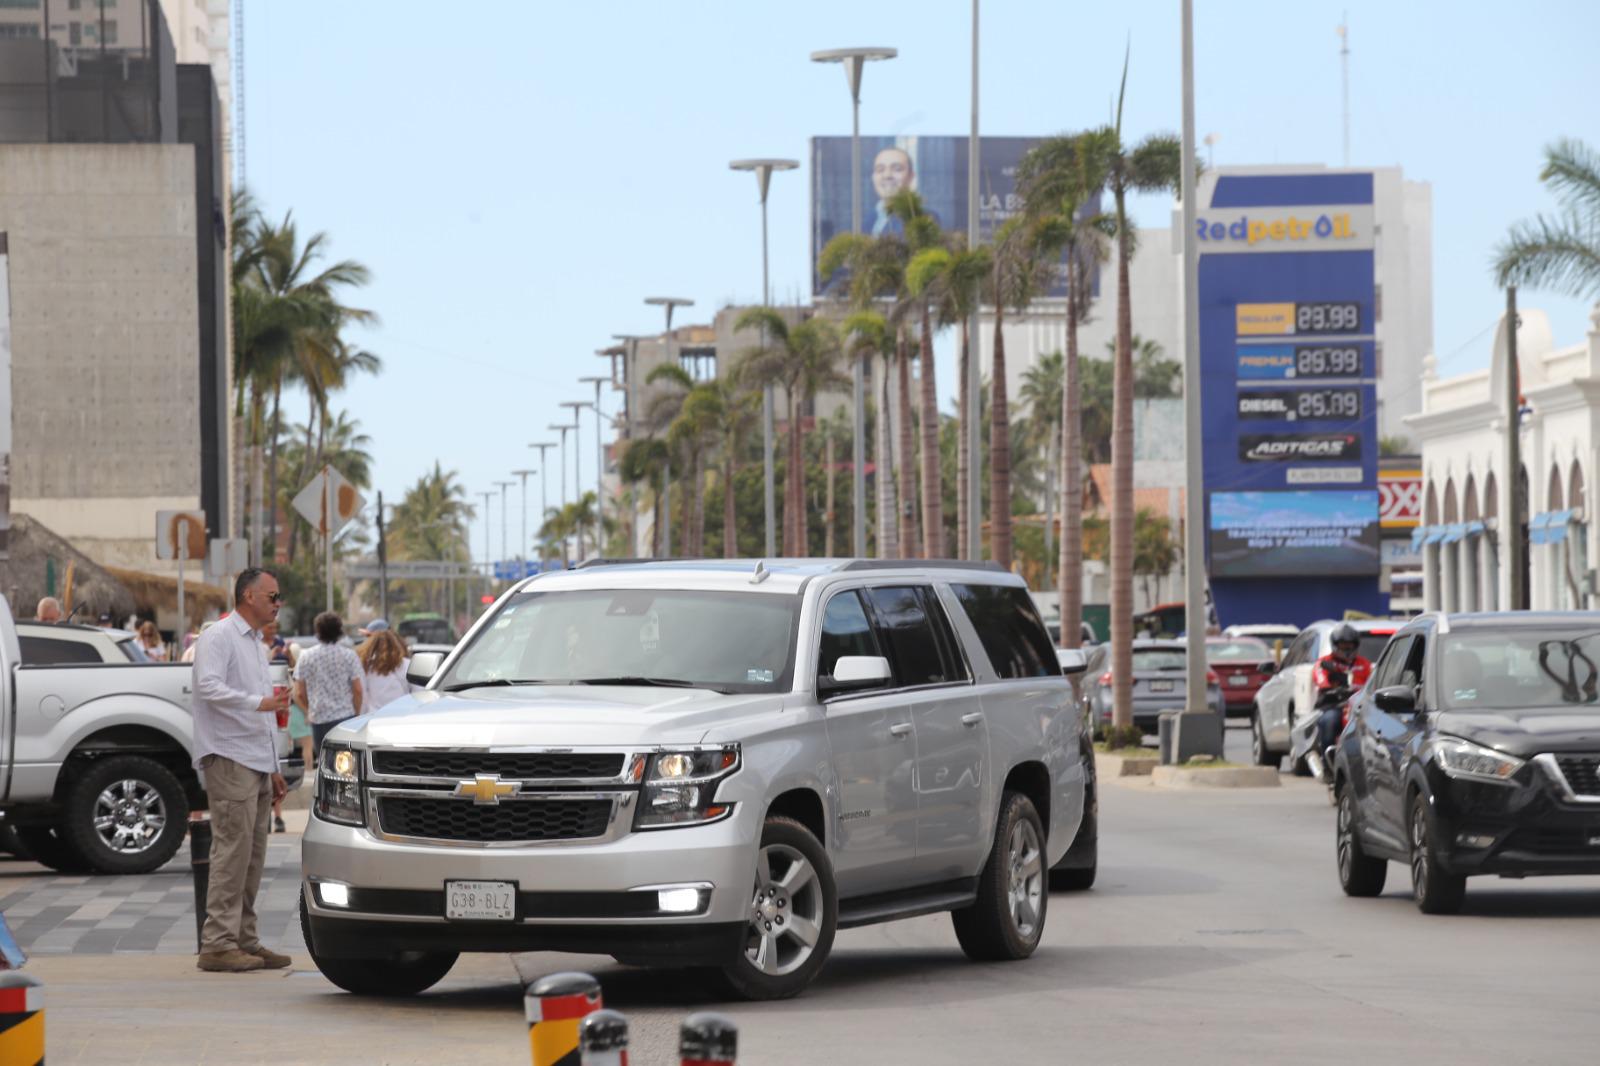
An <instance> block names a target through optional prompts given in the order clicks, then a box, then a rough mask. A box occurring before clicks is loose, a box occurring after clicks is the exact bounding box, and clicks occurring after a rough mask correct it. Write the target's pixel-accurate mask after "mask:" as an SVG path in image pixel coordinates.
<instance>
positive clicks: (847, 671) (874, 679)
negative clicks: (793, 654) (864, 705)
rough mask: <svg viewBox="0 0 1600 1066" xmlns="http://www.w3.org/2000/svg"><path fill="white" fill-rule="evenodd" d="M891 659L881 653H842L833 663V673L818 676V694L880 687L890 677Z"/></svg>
mask: <svg viewBox="0 0 1600 1066" xmlns="http://www.w3.org/2000/svg"><path fill="white" fill-rule="evenodd" d="M890 676H891V675H890V671H889V660H888V659H885V658H884V657H883V656H881V655H841V656H839V659H838V661H837V662H835V663H834V664H833V675H832V676H831V677H829V676H826V675H824V676H821V677H818V678H817V694H818V695H819V696H824V697H826V696H834V695H838V694H839V693H841V692H857V691H860V690H862V689H869V688H879V687H881V686H882V685H884V684H885V683H887V682H888V680H889V678H890Z"/></svg>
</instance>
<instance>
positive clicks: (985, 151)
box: [811, 136, 1099, 296]
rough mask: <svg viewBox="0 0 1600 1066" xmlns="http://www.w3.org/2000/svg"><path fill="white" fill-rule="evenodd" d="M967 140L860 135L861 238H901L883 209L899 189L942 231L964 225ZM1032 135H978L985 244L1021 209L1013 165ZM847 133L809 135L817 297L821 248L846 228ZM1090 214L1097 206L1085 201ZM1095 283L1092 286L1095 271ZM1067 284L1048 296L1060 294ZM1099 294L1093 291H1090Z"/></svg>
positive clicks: (826, 284) (824, 284)
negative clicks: (918, 201)
mask: <svg viewBox="0 0 1600 1066" xmlns="http://www.w3.org/2000/svg"><path fill="white" fill-rule="evenodd" d="M967 140H968V138H966V137H921V136H901V137H872V136H863V137H862V138H861V172H860V173H859V174H858V175H856V180H857V182H858V183H859V185H860V189H861V232H862V233H864V234H866V235H867V236H869V237H870V236H882V235H884V234H893V235H900V234H902V232H903V231H902V227H901V224H900V221H899V220H898V219H896V218H894V217H893V216H892V215H890V214H889V211H888V206H887V205H888V201H889V199H890V198H891V197H893V196H894V194H895V193H897V192H899V191H900V190H901V189H903V188H910V189H914V190H916V192H917V193H918V194H919V195H920V196H921V197H922V205H923V207H924V208H925V209H926V210H927V211H928V213H929V214H931V215H932V216H933V217H934V219H935V220H937V221H938V223H939V225H940V226H941V227H943V228H944V229H945V230H946V231H948V232H955V231H961V232H965V231H966V228H967ZM1039 141H1040V138H1038V137H983V138H980V143H981V144H982V149H981V151H980V153H979V156H978V236H979V239H980V240H982V241H989V240H991V239H992V238H993V237H994V234H995V231H996V230H998V229H999V228H1000V227H1001V226H1002V225H1004V224H1005V222H1006V220H1007V219H1010V218H1011V217H1012V216H1014V215H1016V214H1017V213H1018V212H1019V211H1021V210H1022V198H1021V196H1020V195H1019V194H1018V193H1017V165H1018V164H1019V163H1021V162H1022V157H1023V156H1024V155H1026V154H1027V153H1028V151H1029V150H1030V149H1031V148H1033V147H1034V146H1036V145H1037V144H1038V143H1039ZM850 191H851V176H850V138H849V137H813V138H812V139H811V279H812V293H813V295H816V296H822V295H824V294H827V293H828V292H829V291H830V283H837V282H838V281H839V280H840V279H837V278H834V279H830V278H823V277H821V276H820V275H819V274H818V272H817V259H818V257H819V256H820V255H821V254H822V249H823V248H825V247H827V244H828V242H829V241H830V240H832V239H833V238H834V237H835V236H837V235H838V234H841V233H849V232H850ZM1089 208H1090V210H1091V213H1093V212H1098V211H1099V204H1098V203H1095V204H1091V205H1089ZM1094 280H1095V284H1096V285H1097V284H1098V268H1096V278H1095V279H1094ZM1065 291H1066V290H1065V289H1061V290H1059V291H1054V290H1053V291H1052V292H1051V293H1050V295H1053V296H1064V295H1065ZM1096 291H1097V292H1098V289H1096Z"/></svg>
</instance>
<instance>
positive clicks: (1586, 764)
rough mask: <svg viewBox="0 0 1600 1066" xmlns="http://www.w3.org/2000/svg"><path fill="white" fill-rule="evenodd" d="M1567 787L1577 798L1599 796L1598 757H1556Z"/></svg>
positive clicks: (1599, 772)
mask: <svg viewBox="0 0 1600 1066" xmlns="http://www.w3.org/2000/svg"><path fill="white" fill-rule="evenodd" d="M1555 758H1556V765H1557V766H1559V767H1561V774H1562V776H1563V777H1565V778H1566V779H1567V787H1568V788H1570V789H1572V791H1573V793H1574V794H1576V795H1579V796H1600V755H1557V756H1556V757H1555Z"/></svg>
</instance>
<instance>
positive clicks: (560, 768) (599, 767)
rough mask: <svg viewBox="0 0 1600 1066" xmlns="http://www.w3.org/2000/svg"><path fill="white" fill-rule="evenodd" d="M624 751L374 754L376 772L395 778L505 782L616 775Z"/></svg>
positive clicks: (619, 768) (383, 751)
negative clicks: (495, 777)
mask: <svg viewBox="0 0 1600 1066" xmlns="http://www.w3.org/2000/svg"><path fill="white" fill-rule="evenodd" d="M622 760H623V755H622V753H621V752H609V751H602V752H521V753H518V752H470V751H467V752H460V751H385V750H383V749H377V750H375V751H373V753H372V769H373V771H374V772H375V773H380V774H388V775H391V776H394V777H457V778H469V777H473V776H475V775H477V774H499V775H500V778H501V780H504V781H516V780H521V781H530V780H541V779H543V780H572V779H577V778H608V779H609V778H614V777H617V776H618V775H619V774H621V773H622Z"/></svg>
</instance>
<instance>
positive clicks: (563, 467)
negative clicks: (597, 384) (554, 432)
mask: <svg viewBox="0 0 1600 1066" xmlns="http://www.w3.org/2000/svg"><path fill="white" fill-rule="evenodd" d="M550 428H551V429H559V430H560V431H561V507H562V509H563V510H565V509H566V506H567V434H568V433H570V432H571V431H572V427H571V426H566V425H561V424H559V423H555V422H552V423H550ZM566 556H567V538H566V537H562V538H561V557H562V559H565V558H566Z"/></svg>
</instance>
